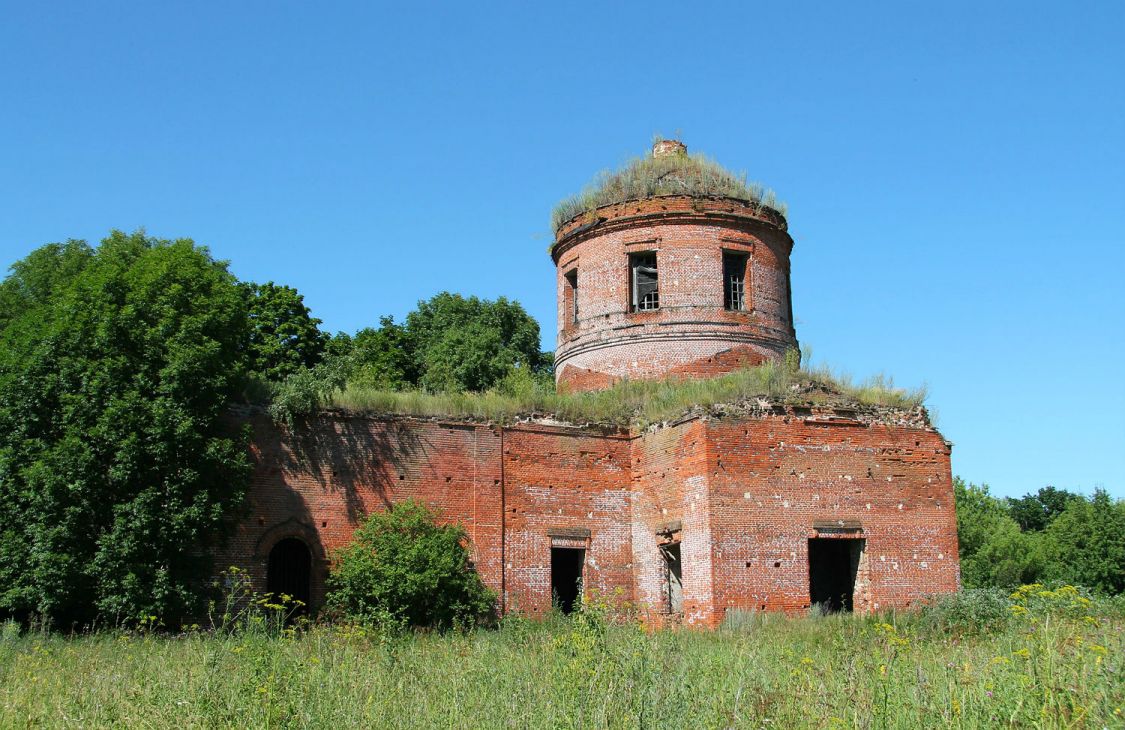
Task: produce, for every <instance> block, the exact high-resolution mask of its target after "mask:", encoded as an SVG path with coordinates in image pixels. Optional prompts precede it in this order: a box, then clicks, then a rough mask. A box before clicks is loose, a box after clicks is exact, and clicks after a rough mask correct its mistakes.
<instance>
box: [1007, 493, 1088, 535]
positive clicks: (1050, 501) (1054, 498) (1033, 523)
mask: <svg viewBox="0 0 1125 730" xmlns="http://www.w3.org/2000/svg"><path fill="white" fill-rule="evenodd" d="M1076 497H1079V495H1077V494H1074V493H1073V492H1068V491H1066V490H1065V489H1055V488H1054V487H1043V488H1042V489H1040V490H1039V491H1038V492H1036V493H1035V494H1026V495H1024V496H1023V497H1020V498H1019V499H1009V500H1008V512H1009V513H1010V514H1011V515H1012V519H1014V520H1015V521H1016V522H1017V523H1018V524H1019V526H1020V529H1021V530H1043V529H1045V528H1046V527H1047V525H1049V524H1051V521H1052V520H1054V519H1055V518H1056V517H1058V516H1059V515H1061V514H1062V513H1063V511H1064V510H1065V509H1066V506H1067V505H1068V504H1069V503H1070V502H1071V501H1072V500H1073V499H1075V498H1076Z"/></svg>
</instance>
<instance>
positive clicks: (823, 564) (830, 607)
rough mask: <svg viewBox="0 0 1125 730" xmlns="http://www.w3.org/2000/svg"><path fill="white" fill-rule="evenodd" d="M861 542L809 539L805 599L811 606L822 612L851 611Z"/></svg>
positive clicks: (843, 539) (852, 539) (850, 539)
mask: <svg viewBox="0 0 1125 730" xmlns="http://www.w3.org/2000/svg"><path fill="white" fill-rule="evenodd" d="M865 542H866V541H865V540H863V539H862V538H839V537H833V538H823V537H820V538H810V539H809V598H810V599H811V601H812V605H813V606H814V607H819V608H820V610H821V611H823V612H824V613H838V612H841V611H843V612H851V610H852V604H853V600H854V598H855V578H856V574H857V573H858V572H859V558H860V556H861V555H862V554H863V546H864V543H865Z"/></svg>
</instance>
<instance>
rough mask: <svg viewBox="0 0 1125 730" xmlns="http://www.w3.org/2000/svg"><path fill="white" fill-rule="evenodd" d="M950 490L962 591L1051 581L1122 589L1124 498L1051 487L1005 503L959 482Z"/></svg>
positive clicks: (1101, 589) (985, 490)
mask: <svg viewBox="0 0 1125 730" xmlns="http://www.w3.org/2000/svg"><path fill="white" fill-rule="evenodd" d="M953 487H954V496H955V498H956V502H957V536H958V540H959V545H960V558H961V580H962V583H963V584H964V585H965V586H966V587H968V588H983V587H992V586H994V587H1001V588H1011V587H1014V586H1016V585H1019V584H1021V583H1031V582H1034V581H1037V580H1053V581H1066V582H1071V583H1075V584H1078V585H1083V586H1087V587H1089V588H1090V589H1092V590H1095V591H1099V592H1102V593H1109V594H1114V593H1122V592H1125V500H1114V499H1112V498H1111V497H1110V496H1109V494H1108V493H1106V492H1105V491H1104V490H1100V489H1099V490H1096V491H1095V492H1094V494H1093V495H1091V496H1090V497H1086V496H1084V495H1081V494H1075V493H1072V492H1067V491H1065V490H1060V489H1056V488H1054V487H1044V488H1043V489H1040V490H1039V491H1038V492H1036V493H1033V494H1028V495H1025V496H1024V497H1021V498H1019V499H1002V498H999V497H994V496H992V495H991V494H989V491H988V486H987V485H983V486H977V485H975V484H969V483H966V482H965V481H964V480H963V479H961V478H959V477H958V478H956V479H954V484H953ZM1021 525H1022V526H1021Z"/></svg>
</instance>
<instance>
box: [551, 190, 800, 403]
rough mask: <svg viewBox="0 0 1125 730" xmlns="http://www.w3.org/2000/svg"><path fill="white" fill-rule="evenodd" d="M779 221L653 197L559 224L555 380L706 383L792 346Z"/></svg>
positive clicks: (707, 203) (589, 385) (740, 208)
mask: <svg viewBox="0 0 1125 730" xmlns="http://www.w3.org/2000/svg"><path fill="white" fill-rule="evenodd" d="M792 249H793V239H792V238H790V236H789V234H788V233H787V232H786V221H785V217H784V216H783V215H782V214H781V213H779V212H777V211H776V210H774V209H773V208H770V207H768V206H764V205H760V204H755V203H752V202H749V201H743V200H738V199H733V198H720V197H693V196H687V195H662V196H657V197H649V198H645V199H642V200H631V201H627V202H624V203H615V204H611V205H605V206H602V207H600V208H596V209H594V210H592V211H589V212H587V213H584V214H582V215H579V216H577V217H575V218H573V219H571V220H569V221H567V222H565V223H563V224H562V225H561V226H560V227H559V229H558V231H557V233H556V238H555V245H554V246H553V247H552V249H551V255H552V257H553V258H554V261H555V265H556V268H557V277H556V278H557V283H558V312H559V320H558V321H559V327H558V347H557V349H556V351H555V378H556V381H557V384H558V386H559V389H560V390H561V391H564V392H574V391H583V390H596V389H599V388H604V387H607V386H609V385H611V384H613V383H614V382H616V381H617V380H620V379H622V378H630V379H639V378H661V377H667V376H672V377H675V376H686V377H706V376H712V375H718V374H721V373H726V372H730V371H732V370H735V369H738V368H740V367H746V366H750V365H757V364H760V363H762V362H763V361H765V360H767V359H774V360H780V359H783V358H784V357H785V354H786V352H787V351H789V350H791V349H796V348H797V337H796V331H795V330H794V328H793V307H792V301H791V296H790V290H789V255H790V252H791V251H792Z"/></svg>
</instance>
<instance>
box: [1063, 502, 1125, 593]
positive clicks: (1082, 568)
mask: <svg viewBox="0 0 1125 730" xmlns="http://www.w3.org/2000/svg"><path fill="white" fill-rule="evenodd" d="M1045 538H1046V539H1045V551H1046V554H1047V571H1046V572H1047V577H1048V578H1051V579H1054V580H1059V581H1064V582H1067V583H1072V584H1074V585H1080V586H1085V587H1086V588H1090V589H1093V590H1096V591H1100V592H1103V593H1122V592H1125V501H1122V500H1113V499H1111V498H1110V496H1109V495H1108V494H1107V493H1106V492H1105V491H1104V490H1101V489H1099V490H1097V491H1095V492H1094V496H1093V497H1091V498H1090V499H1086V498H1085V497H1081V496H1077V497H1074V498H1072V499H1070V500H1068V501H1067V503H1066V508H1065V509H1064V510H1063V511H1062V514H1060V515H1059V516H1058V517H1056V518H1055V519H1054V520H1053V521H1052V522H1051V524H1050V525H1048V527H1047V530H1046V532H1045Z"/></svg>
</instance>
